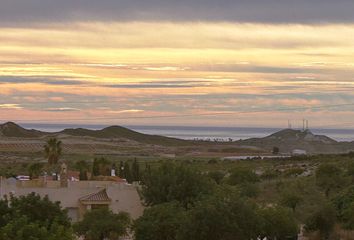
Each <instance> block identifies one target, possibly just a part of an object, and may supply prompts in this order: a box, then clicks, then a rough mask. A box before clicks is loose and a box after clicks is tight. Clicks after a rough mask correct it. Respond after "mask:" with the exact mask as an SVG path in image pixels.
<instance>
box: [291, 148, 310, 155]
mask: <svg viewBox="0 0 354 240" xmlns="http://www.w3.org/2000/svg"><path fill="white" fill-rule="evenodd" d="M292 155H293V156H301V155H307V151H306V150H302V149H294V150H293V151H292Z"/></svg>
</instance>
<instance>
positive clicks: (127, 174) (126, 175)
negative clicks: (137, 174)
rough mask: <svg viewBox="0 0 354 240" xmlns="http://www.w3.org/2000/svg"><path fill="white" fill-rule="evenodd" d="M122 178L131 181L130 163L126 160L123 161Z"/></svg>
mask: <svg viewBox="0 0 354 240" xmlns="http://www.w3.org/2000/svg"><path fill="white" fill-rule="evenodd" d="M124 178H125V179H126V180H127V182H128V183H132V182H133V177H132V173H131V171H130V165H129V163H128V162H125V163H124Z"/></svg>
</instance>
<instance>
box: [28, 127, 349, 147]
mask: <svg viewBox="0 0 354 240" xmlns="http://www.w3.org/2000/svg"><path fill="white" fill-rule="evenodd" d="M21 125H22V126H23V127H25V128H29V129H36V130H41V131H46V132H58V131H61V130H63V129H65V128H87V129H93V130H99V129H102V128H104V127H107V126H108V125H99V124H81V125H80V124H52V123H50V124H43V123H22V124H21ZM123 126H124V127H127V128H129V129H132V130H134V131H137V132H141V133H146V134H152V135H161V136H168V137H174V138H180V139H204V140H205V139H210V140H214V139H220V140H228V139H229V138H231V139H232V140H240V139H248V138H261V137H265V136H268V135H270V134H272V133H274V132H277V131H279V130H281V128H254V127H195V126H142V125H139V126H138V125H136V126H131V125H123ZM311 131H312V132H313V133H314V134H319V135H326V136H328V137H331V138H333V139H335V140H337V141H348V142H351V141H354V129H311Z"/></svg>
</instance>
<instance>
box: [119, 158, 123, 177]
mask: <svg viewBox="0 0 354 240" xmlns="http://www.w3.org/2000/svg"><path fill="white" fill-rule="evenodd" d="M118 176H119V177H120V178H124V163H123V161H120V163H119V171H118Z"/></svg>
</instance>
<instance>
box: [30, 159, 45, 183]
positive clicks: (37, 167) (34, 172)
mask: <svg viewBox="0 0 354 240" xmlns="http://www.w3.org/2000/svg"><path fill="white" fill-rule="evenodd" d="M43 167H44V166H43V164H42V163H32V164H31V165H30V166H29V167H28V173H29V176H30V177H31V179H34V178H38V177H39V176H40V175H41V173H42V171H43Z"/></svg>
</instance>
